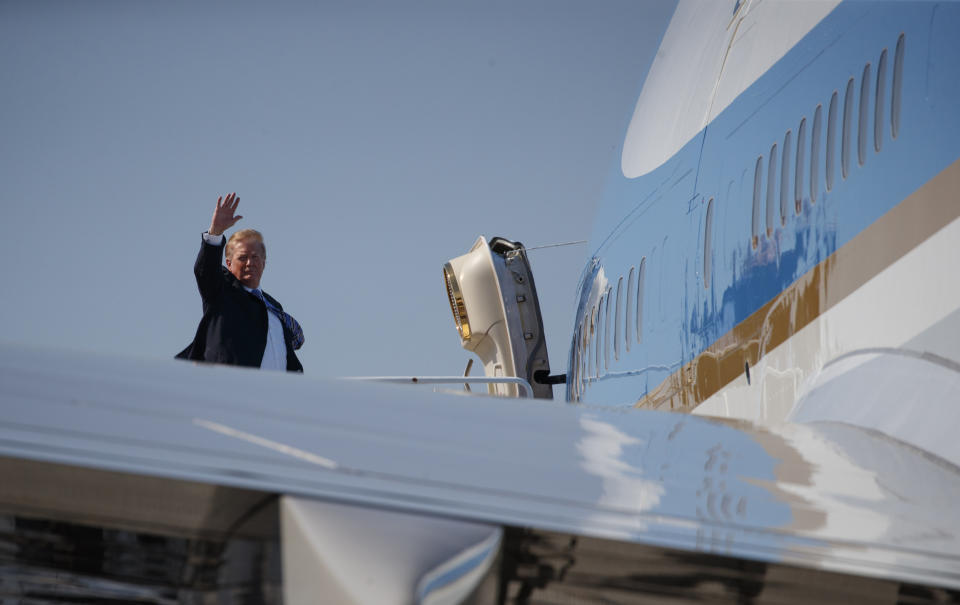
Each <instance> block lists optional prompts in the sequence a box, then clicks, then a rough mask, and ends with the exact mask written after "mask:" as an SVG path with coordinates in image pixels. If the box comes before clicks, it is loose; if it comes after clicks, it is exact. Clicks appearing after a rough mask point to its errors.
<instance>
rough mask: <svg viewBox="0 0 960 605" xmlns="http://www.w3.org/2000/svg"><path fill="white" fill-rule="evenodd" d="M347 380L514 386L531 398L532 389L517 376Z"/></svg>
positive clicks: (397, 377)
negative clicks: (522, 389) (520, 388)
mask: <svg viewBox="0 0 960 605" xmlns="http://www.w3.org/2000/svg"><path fill="white" fill-rule="evenodd" d="M347 380H367V381H370V382H389V383H394V384H515V385H517V386H521V387H523V388H524V391H525V393H526V397H528V398H529V397H533V387H532V386H531V385H530V383H529V382H528V381H527V380H526V379H524V378H520V377H518V376H350V377H347Z"/></svg>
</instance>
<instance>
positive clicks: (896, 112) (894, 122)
mask: <svg viewBox="0 0 960 605" xmlns="http://www.w3.org/2000/svg"><path fill="white" fill-rule="evenodd" d="M903 45H904V40H903V34H900V37H899V38H898V39H897V50H896V51H894V54H893V86H892V88H893V100H892V102H891V103H890V136H891V137H892V138H894V139H895V138H897V134H899V133H900V95H901V92H902V91H901V89H902V87H903Z"/></svg>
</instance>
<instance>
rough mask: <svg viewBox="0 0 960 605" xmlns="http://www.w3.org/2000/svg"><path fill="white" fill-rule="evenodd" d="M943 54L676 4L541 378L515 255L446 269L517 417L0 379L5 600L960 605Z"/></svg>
mask: <svg viewBox="0 0 960 605" xmlns="http://www.w3.org/2000/svg"><path fill="white" fill-rule="evenodd" d="M958 26H960V4H954V3H926V2H843V3H834V2H771V1H769V0H766V1H760V0H748V1H736V2H696V1H692V2H686V1H683V2H680V4H679V5H678V7H677V10H676V13H675V15H674V17H673V19H672V21H671V24H670V27H669V28H668V30H667V32H666V34H665V36H664V40H663V43H662V45H661V49H660V52H659V53H658V56H657V59H656V60H655V62H654V64H653V66H652V67H651V70H650V72H649V76H648V78H647V81H646V83H645V85H644V88H643V90H642V92H641V94H640V98H639V101H638V103H637V108H636V112H635V114H634V117H633V120H632V122H631V124H630V128H629V130H628V132H627V136H626V140H625V142H624V145H623V148H622V150H621V151H622V153H621V155H620V157H619V158H618V166H617V167H616V170H615V171H614V172H615V174H614V175H613V176H612V177H611V180H610V185H609V189H608V194H607V197H606V198H605V199H604V201H603V203H602V204H601V205H600V209H599V212H598V217H597V221H596V224H595V227H594V231H593V236H592V238H591V243H590V250H591V252H590V257H589V259H588V262H587V266H586V269H585V271H584V273H583V278H582V280H581V284H580V290H579V299H578V303H579V304H578V309H577V314H576V318H575V321H574V330H573V334H572V338H571V349H570V350H571V354H570V359H569V361H568V364H567V368H566V371H565V372H564V374H563V376H562V377H549V367H550V366H549V360H548V359H547V356H546V348H545V341H544V334H543V329H542V322H541V321H540V318H539V310H538V303H537V300H536V290H535V287H534V284H533V276H532V274H530V267H529V264H528V263H527V260H526V256H525V253H524V250H523V248H522V246H519V245H518V244H516V243H515V242H509V241H507V240H502V239H499V238H495V239H493V240H490V241H489V242H488V241H487V240H486V239H483V238H481V239H479V240H478V241H477V243H476V244H475V245H474V247H473V248H472V249H471V251H470V252H469V253H468V254H466V255H464V256H462V257H459V258H457V259H453V260H452V261H450V262H449V263H448V264H447V265H446V266H445V267H444V276H445V279H446V282H447V288H448V294H449V295H450V300H451V305H452V309H453V311H454V317H455V320H456V321H457V327H458V330H459V333H460V336H461V338H462V341H463V345H464V347H466V348H467V349H469V350H471V351H473V352H475V353H476V354H477V355H478V356H479V357H480V358H481V360H482V361H483V364H484V369H485V373H486V374H487V375H488V376H494V377H497V376H505V377H518V378H521V379H523V380H525V381H527V382H528V383H529V384H530V385H531V386H532V390H533V391H534V394H535V395H536V397H537V398H534V399H507V398H489V397H471V396H464V395H455V394H442V393H431V392H425V391H424V390H422V389H411V388H405V387H395V386H393V387H391V386H384V385H372V384H360V383H355V382H337V381H319V380H315V379H311V378H309V377H296V376H288V375H281V374H270V373H263V372H257V371H250V370H245V369H239V368H228V367H212V366H195V365H191V364H184V363H178V362H174V361H170V362H167V363H160V362H155V361H140V360H131V359H117V358H111V357H105V356H95V355H83V354H78V353H65V352H52V351H41V350H33V349H29V348H22V347H12V346H2V347H0V405H2V409H3V415H2V419H0V456H2V457H0V485H2V489H0V508H2V511H3V513H4V514H3V515H0V523H2V524H3V532H2V535H3V537H4V539H3V541H2V545H3V548H2V549H0V553H2V554H0V590H2V594H3V596H4V597H7V596H11V598H15V599H20V600H23V601H25V602H49V601H65V600H71V599H72V600H73V601H97V602H111V601H110V600H111V599H113V602H139V603H166V602H190V603H194V602H195V603H206V602H222V601H228V602H249V603H258V602H280V601H281V600H282V601H283V602H286V603H459V602H478V603H556V602H616V603H646V602H676V601H681V600H687V599H709V600H719V601H730V602H782V601H791V602H811V601H814V600H820V601H834V602H852V601H860V602H924V601H937V600H941V601H942V600H952V601H958V600H960V507H958V506H957V505H956V503H957V502H958V501H960V445H958V440H957V439H955V437H954V436H953V433H954V432H955V430H956V427H957V426H958V421H960V407H958V406H957V404H956V402H957V401H958V400H960V373H958V370H960V363H958V360H960V352H958V344H957V343H958V342H960V338H958V337H957V336H958V326H960V319H958V318H960V285H958V282H957V280H955V279H953V276H952V273H953V272H952V269H953V268H954V267H956V266H957V265H958V263H960V246H958V243H960V233H958V229H960V222H958V218H960V199H958V193H957V191H960V111H958V109H957V103H956V99H958V98H960V78H957V77H956V74H957V73H958V66H960V38H958V37H957V36H956V35H955V32H956V31H957V29H958ZM547 377H549V379H548V378H547ZM556 380H564V381H565V382H566V384H567V396H568V399H569V400H570V401H572V402H578V403H577V405H566V404H560V403H554V402H551V401H544V400H543V399H544V398H546V397H549V392H550V391H549V389H550V387H549V385H548V384H547V383H548V382H550V381H556ZM490 389H491V390H492V391H494V392H500V393H501V394H511V395H512V394H516V393H518V389H517V387H516V386H515V385H506V386H504V385H493V386H491V387H490ZM636 408H640V409H636ZM681 412H693V413H692V414H687V413H681Z"/></svg>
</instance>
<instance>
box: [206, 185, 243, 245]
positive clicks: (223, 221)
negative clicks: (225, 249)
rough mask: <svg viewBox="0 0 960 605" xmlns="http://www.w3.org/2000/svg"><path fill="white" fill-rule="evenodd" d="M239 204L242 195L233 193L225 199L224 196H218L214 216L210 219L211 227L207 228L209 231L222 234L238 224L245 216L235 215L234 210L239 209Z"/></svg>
mask: <svg viewBox="0 0 960 605" xmlns="http://www.w3.org/2000/svg"><path fill="white" fill-rule="evenodd" d="M239 204H240V196H238V195H237V194H236V193H231V194H230V195H228V196H227V197H226V199H224V198H223V196H220V197H218V198H217V207H216V209H215V210H214V211H213V218H211V219H210V229H209V230H207V233H209V234H210V235H220V234H221V233H223V232H224V231H226V230H227V229H229V228H230V227H233V226H234V225H235V224H237V221H239V220H240V219H242V218H243V217H242V216H240V215H239V214H238V215H236V216H234V212H236V211H237V206H238V205H239Z"/></svg>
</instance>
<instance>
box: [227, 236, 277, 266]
mask: <svg viewBox="0 0 960 605" xmlns="http://www.w3.org/2000/svg"><path fill="white" fill-rule="evenodd" d="M247 241H252V242H257V243H259V244H260V249H261V250H263V259H264V260H266V259H267V247H266V245H264V243H263V234H262V233H260V232H259V231H257V230H256V229H241V230H240V231H237V232H235V233H234V234H233V235H231V236H230V239H228V240H227V249H226V250H225V251H224V255H225V256H226V257H227V258H233V247H234V246H236V245H237V242H247Z"/></svg>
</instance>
